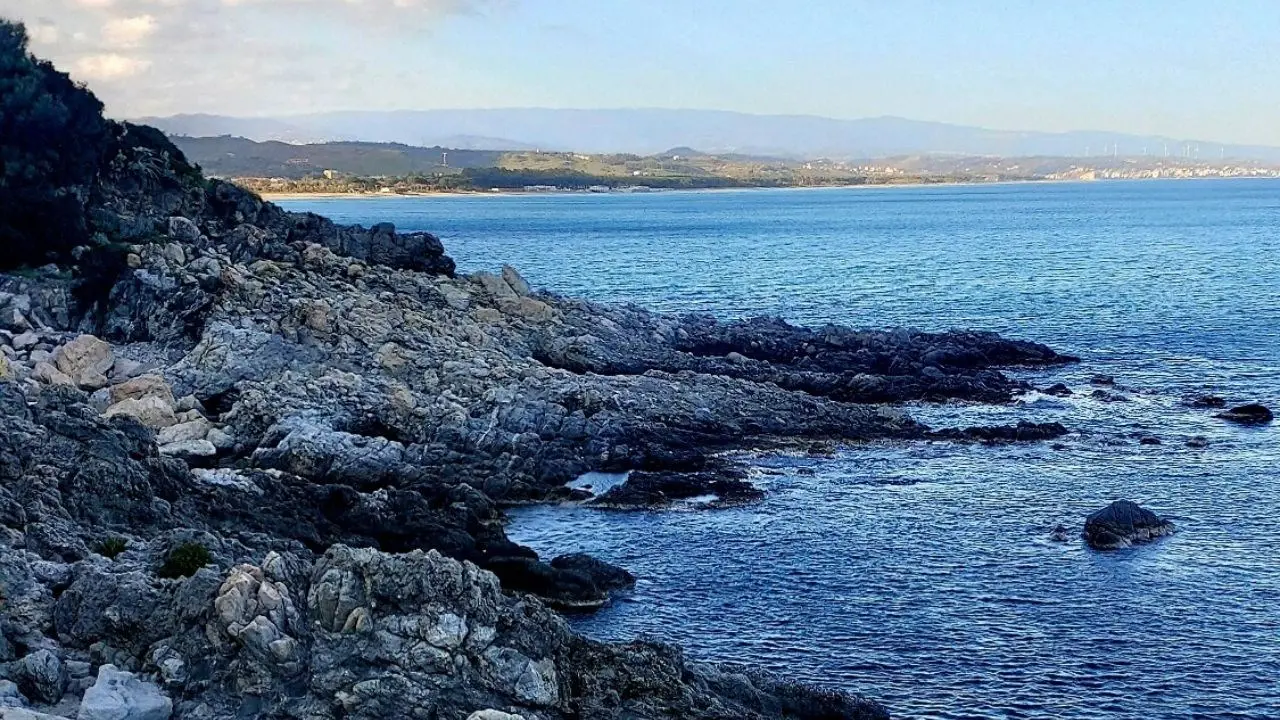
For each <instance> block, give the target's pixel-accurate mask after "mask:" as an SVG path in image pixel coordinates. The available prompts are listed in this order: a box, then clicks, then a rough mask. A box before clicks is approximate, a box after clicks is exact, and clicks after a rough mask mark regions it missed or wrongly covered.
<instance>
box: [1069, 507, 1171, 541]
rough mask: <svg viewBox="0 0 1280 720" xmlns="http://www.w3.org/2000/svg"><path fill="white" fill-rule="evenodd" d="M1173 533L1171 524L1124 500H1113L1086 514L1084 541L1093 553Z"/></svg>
mask: <svg viewBox="0 0 1280 720" xmlns="http://www.w3.org/2000/svg"><path fill="white" fill-rule="evenodd" d="M1172 532H1173V523H1171V522H1169V521H1168V520H1164V519H1162V518H1161V517H1160V516H1158V515H1156V514H1155V513H1153V512H1151V511H1150V510H1147V509H1145V508H1142V507H1139V506H1138V504H1137V503H1134V502H1130V501H1128V500H1117V501H1115V502H1113V503H1111V504H1110V505H1108V506H1106V507H1105V508H1103V509H1101V510H1098V511H1097V512H1094V513H1092V514H1090V515H1089V517H1088V518H1087V519H1086V520H1085V524H1084V539H1085V542H1087V543H1089V546H1090V547H1092V548H1093V549H1095V550H1115V549H1118V548H1123V547H1128V546H1130V545H1133V544H1135V543H1145V542H1150V541H1152V540H1154V539H1155V538H1158V537H1161V536H1164V535H1169V534H1171V533H1172Z"/></svg>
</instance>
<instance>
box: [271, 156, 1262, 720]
mask: <svg viewBox="0 0 1280 720" xmlns="http://www.w3.org/2000/svg"><path fill="white" fill-rule="evenodd" d="M283 204H285V205H286V206H288V207H290V208H291V209H311V210H315V211H317V212H320V213H323V214H326V215H329V216H331V217H333V218H335V219H337V220H341V221H349V222H362V223H365V224H369V223H371V222H376V221H380V220H390V221H392V222H395V223H396V224H397V226H398V227H400V228H401V229H405V230H430V231H432V232H435V233H437V234H438V235H440V236H441V238H442V239H443V240H444V242H445V245H446V247H447V248H448V250H449V252H450V253H451V254H452V255H453V256H454V257H455V259H457V260H458V262H459V265H460V267H461V268H462V269H463V270H472V269H480V268H494V267H497V266H498V265H499V264H501V263H503V262H509V263H511V264H513V265H515V266H517V267H518V268H520V270H521V271H522V272H523V273H524V274H525V276H526V277H527V278H528V279H529V280H530V282H531V283H533V284H534V285H535V286H538V287H542V288H546V289H549V290H553V291H555V292H561V293H565V294H574V295H583V296H587V297H591V298H594V299H599V300H607V301H621V302H635V303H638V304H641V305H644V306H647V307H651V308H655V309H660V310H669V311H687V310H700V311H710V312H715V313H717V314H719V315H722V316H726V317H728V316H748V315H754V314H762V313H767V314H778V315H782V316H784V317H786V318H788V319H790V320H793V321H796V322H801V323H822V322H839V323H845V324H851V325H857V326H876V327H882V326H892V325H914V326H918V327H923V328H927V329H942V328H948V327H955V326H968V327H978V328H983V329H991V330H997V331H1000V332H1003V333H1006V334H1011V335H1017V336H1021V337H1026V338H1029V339H1034V340H1039V341H1043V342H1047V343H1050V344H1051V345H1053V346H1054V347H1055V348H1056V349H1059V350H1062V351H1067V352H1072V353H1075V354H1078V355H1081V356H1082V357H1083V358H1084V363H1082V364H1081V365H1080V366H1074V367H1070V368H1065V369H1061V370H1056V371H1050V372H1040V373H1036V374H1029V375H1027V377H1029V378H1031V379H1032V380H1033V381H1034V382H1036V383H1037V384H1047V383H1050V382H1056V381H1064V382H1066V383H1067V384H1068V385H1071V386H1072V387H1074V388H1076V389H1077V390H1083V391H1084V392H1083V393H1081V394H1079V395H1077V396H1074V397H1071V398H1066V399H1058V398H1048V397H1043V396H1039V395H1035V394H1033V395H1030V396H1028V397H1026V398H1024V399H1023V400H1022V401H1021V402H1019V403H1016V404H1014V405H1010V406H1006V407H980V406H970V405H963V404H960V405H946V406H936V405H934V406H920V407H915V408H912V410H913V412H915V413H916V414H917V416H919V417H920V418H921V419H922V420H925V421H926V422H930V423H933V424H936V425H949V424H968V423H974V422H997V421H999V422H1004V421H1013V420H1016V419H1020V418H1026V419H1036V420H1049V419H1052V420H1058V421H1061V422H1063V423H1064V424H1066V425H1067V426H1068V427H1070V428H1072V429H1073V431H1074V432H1073V433H1072V435H1070V436H1069V437H1067V438H1066V440H1065V442H1064V443H1062V445H1061V446H1059V447H1056V448H1055V446H1051V445H1047V444H1046V445H1032V446H1019V447H1005V448H988V447H975V446H960V445H953V444H947V443H932V444H911V445H900V444H876V445H871V446H862V447H851V448H847V449H845V450H844V451H843V452H841V453H839V454H838V456H837V457H834V458H822V459H820V458H806V457H761V458H759V460H758V462H759V463H760V464H761V465H762V466H763V467H764V468H765V470H764V471H763V472H762V473H761V475H760V477H759V478H758V479H759V481H760V482H761V483H762V484H764V485H765V486H766V487H767V488H768V490H769V491H770V492H769V494H768V496H767V499H766V500H765V501H764V502H762V503H760V504H758V505H754V506H751V507H746V508H738V509H732V510H725V511H719V512H675V513H633V514H614V513H606V512H598V511H589V510H583V509H579V508H562V507H545V508H530V509H525V510H521V511H519V512H516V513H514V514H513V525H512V527H511V534H512V536H513V538H514V539H516V540H518V541H520V542H524V543H526V544H530V545H532V546H533V547H535V548H536V549H538V550H539V551H540V552H544V553H548V554H555V553H559V552H567V551H572V550H586V551H589V552H592V553H595V554H597V555H599V556H601V557H603V558H605V559H609V560H612V561H614V562H617V563H619V564H622V565H624V566H626V567H628V568H630V569H632V570H633V571H635V572H636V573H637V574H638V575H639V576H640V577H641V581H640V583H639V585H638V587H637V588H636V590H635V592H634V593H633V594H632V595H631V596H630V597H628V598H625V599H622V600H620V601H618V602H615V603H614V604H612V605H611V606H610V607H608V608H606V609H605V610H603V611H602V612H600V613H598V614H596V615H593V616H590V617H584V618H580V619H577V620H575V622H576V624H577V625H578V627H579V628H580V629H582V630H583V631H585V632H587V633H590V634H592V635H595V636H599V637H605V638H627V637H632V636H635V635H637V634H641V633H647V634H651V635H654V636H657V637H659V638H662V639H668V640H673V641H678V642H681V643H683V644H685V645H686V646H687V647H688V648H689V652H690V653H691V654H693V655H695V656H698V657H705V658H714V659H729V660H739V661H744V662H749V663H752V664H757V665H763V666H767V667H771V668H774V669H777V670H780V671H782V672H785V673H787V674H789V675H792V676H796V677H800V678H803V679H806V680H810V681H813V682H819V683H824V684H829V685H833V686H838V687H845V688H849V689H853V690H856V691H859V692H863V693H866V694H869V695H871V696H873V697H876V698H878V699H880V700H882V701H884V702H885V703H886V704H888V705H889V706H890V708H891V709H892V710H893V711H894V713H895V715H896V716H900V717H922V718H978V717H981V718H988V717H990V718H1139V717H1141V718H1184V717H1211V718H1280V553H1278V552H1277V549H1276V548H1277V546H1278V545H1280V427H1276V426H1272V427H1267V428H1241V427H1234V426H1229V425H1226V424H1224V423H1222V422H1221V421H1218V420H1215V419H1213V418H1212V417H1211V416H1210V415H1209V414H1208V413H1206V412H1205V411H1201V410H1194V409H1192V408H1189V407H1186V406H1185V405H1184V404H1183V402H1182V398H1183V396H1184V395H1186V394H1188V393H1193V392H1203V391H1213V392H1217V393H1219V394H1221V395H1223V396H1225V397H1227V398H1229V399H1231V400H1233V401H1241V402H1243V401H1249V400H1261V401H1264V402H1267V403H1269V404H1271V405H1272V406H1273V407H1276V406H1280V182H1275V181H1177V182H1134V183H1119V182H1117V183H1098V184H1060V185H1048V184H1046V185H996V186H974V187H921V188H891V189H854V190H815V191H740V192H739V191H733V192H716V193H659V194H651V195H566V196H507V197H466V196H464V197H444V198H412V199H400V198H396V199H377V200H345V199H343V200H308V201H301V202H298V201H295V202H289V203H283ZM1094 373H1107V374H1111V375H1114V376H1115V377H1116V379H1117V381H1118V382H1119V383H1120V385H1121V386H1123V387H1125V388H1126V390H1125V391H1124V394H1125V395H1126V396H1127V397H1129V398H1130V402H1124V403H1107V402H1102V401H1099V400H1095V399H1092V398H1090V397H1088V396H1087V392H1088V390H1089V388H1088V386H1087V383H1086V379H1087V378H1088V377H1089V376H1090V375H1092V374H1094ZM1141 435H1155V436H1156V437H1159V438H1160V439H1161V441H1162V444H1161V445H1158V446H1150V445H1140V444H1139V443H1138V442H1137V437H1138V436H1141ZM1193 436H1204V437H1206V438H1207V439H1208V441H1209V445H1208V447H1207V448H1204V449H1194V448H1189V447H1187V446H1186V444H1185V441H1186V440H1187V439H1188V438H1190V437H1193ZM800 468H807V469H805V470H801V469H800ZM810 471H812V474H810ZM1118 497H1128V498H1131V499H1134V500H1137V501H1139V502H1141V503H1143V504H1145V505H1147V506H1149V507H1151V508H1153V509H1155V510H1157V511H1158V512H1161V513H1163V514H1167V515H1168V516H1170V517H1172V518H1173V519H1174V521H1175V522H1176V523H1177V524H1178V525H1179V528H1180V530H1179V532H1178V533H1177V534H1176V535H1175V536H1173V537H1172V538H1168V539H1166V540H1164V541H1161V542H1159V543H1157V544H1155V545H1151V546H1146V547H1141V548H1135V549H1130V550H1125V551H1121V552H1116V553H1110V554H1098V553H1093V552H1090V551H1088V550H1086V549H1085V548H1083V547H1082V546H1081V545H1080V544H1079V543H1078V542H1072V543H1067V544H1056V543H1052V542H1050V541H1049V540H1048V533H1049V530H1050V529H1051V528H1052V527H1053V526H1055V525H1056V524H1058V523H1064V524H1066V525H1068V526H1069V527H1073V528H1078V527H1079V526H1080V525H1081V524H1082V522H1083V517H1084V515H1085V514H1086V513H1088V512H1089V511H1090V510H1093V509H1096V508H1097V507H1101V506H1102V505H1104V504H1105V503H1107V502H1109V501H1110V500H1112V499H1115V498H1118Z"/></svg>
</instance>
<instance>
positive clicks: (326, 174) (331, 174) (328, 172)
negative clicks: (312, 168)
mask: <svg viewBox="0 0 1280 720" xmlns="http://www.w3.org/2000/svg"><path fill="white" fill-rule="evenodd" d="M337 175H338V173H336V172H334V171H332V170H325V171H324V179H325V180H332V179H334V178H335V177H337Z"/></svg>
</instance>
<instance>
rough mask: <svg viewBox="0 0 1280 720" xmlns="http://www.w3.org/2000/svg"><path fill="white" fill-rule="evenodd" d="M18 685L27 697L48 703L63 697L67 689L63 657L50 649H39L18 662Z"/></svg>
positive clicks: (55, 701)
mask: <svg viewBox="0 0 1280 720" xmlns="http://www.w3.org/2000/svg"><path fill="white" fill-rule="evenodd" d="M15 675H16V677H17V681H18V687H19V688H20V689H21V690H22V692H23V694H24V695H26V696H27V697H29V698H31V699H33V700H36V701H38V702H42V703H45V704H47V705H53V704H55V703H57V702H58V701H59V700H61V699H62V694H63V693H65V692H66V691H67V669H66V668H65V667H63V665H62V658H60V657H58V656H57V655H55V654H53V653H52V652H50V651H49V650H37V651H35V652H33V653H31V654H29V655H27V656H25V657H23V658H22V659H21V660H19V661H18V663H17V671H16V673H15Z"/></svg>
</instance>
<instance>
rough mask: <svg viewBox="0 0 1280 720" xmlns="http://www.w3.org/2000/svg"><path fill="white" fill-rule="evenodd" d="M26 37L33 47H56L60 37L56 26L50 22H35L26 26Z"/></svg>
mask: <svg viewBox="0 0 1280 720" xmlns="http://www.w3.org/2000/svg"><path fill="white" fill-rule="evenodd" d="M27 36H28V37H30V38H31V42H32V44H34V45H56V44H57V42H58V39H59V38H60V37H61V35H60V34H59V32H58V26H57V25H55V24H53V22H52V21H50V20H45V19H41V20H36V21H35V22H33V23H30V24H28V25H27Z"/></svg>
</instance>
